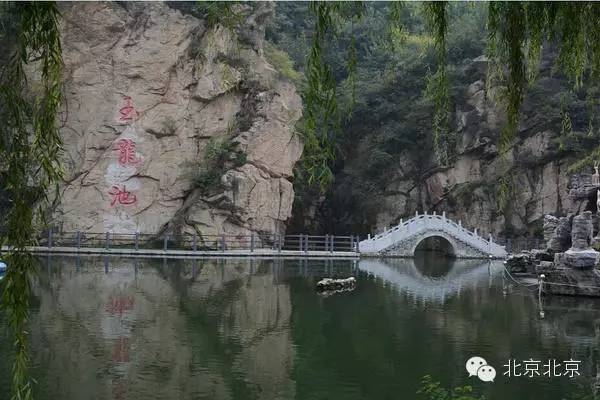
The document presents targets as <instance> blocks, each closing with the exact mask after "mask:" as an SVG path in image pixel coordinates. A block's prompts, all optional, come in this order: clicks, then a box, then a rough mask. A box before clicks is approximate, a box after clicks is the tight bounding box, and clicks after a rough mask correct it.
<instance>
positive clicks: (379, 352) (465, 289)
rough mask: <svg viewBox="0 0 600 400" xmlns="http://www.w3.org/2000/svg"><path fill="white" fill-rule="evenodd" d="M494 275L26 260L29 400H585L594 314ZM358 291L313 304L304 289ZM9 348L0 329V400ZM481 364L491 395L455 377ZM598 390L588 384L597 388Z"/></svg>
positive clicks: (390, 266)
mask: <svg viewBox="0 0 600 400" xmlns="http://www.w3.org/2000/svg"><path fill="white" fill-rule="evenodd" d="M502 271H503V268H502V265H501V264H499V263H491V262H487V261H486V262H484V261H469V262H459V261H456V262H449V261H446V260H442V259H436V258H426V259H419V260H416V261H413V260H375V259H365V260H360V261H341V260H340V261H333V262H332V261H326V260H248V259H243V260H235V259H226V260H223V259H220V260H219V259H213V260H172V259H171V260H166V259H165V260H163V259H159V260H156V259H137V260H136V259H125V258H87V257H81V258H74V257H48V258H43V259H40V267H39V268H38V272H37V275H36V278H35V282H34V293H35V298H34V299H33V305H32V310H31V323H30V332H31V358H32V363H33V369H32V374H33V377H34V378H35V379H36V381H37V384H36V385H35V398H36V399H39V400H46V399H61V400H79V399H115V400H119V399H132V400H149V399H302V400H305V399H306V400H308V399H311V400H313V399H314V400H317V399H340V400H342V399H343V400H354V399H372V400H379V399H381V400H386V399H422V398H423V397H421V396H420V395H417V394H416V392H417V391H418V389H419V388H420V386H421V384H420V382H421V379H422V377H423V376H424V375H431V376H432V377H433V379H434V380H437V381H440V382H441V383H442V384H443V385H444V386H447V387H454V386H463V385H472V386H473V387H474V388H475V390H476V391H477V392H478V393H480V394H484V395H485V396H486V397H487V399H492V400H513V399H514V400H527V399H541V400H560V399H593V398H594V392H595V391H596V382H597V379H596V374H597V363H598V362H599V361H600V360H599V352H598V344H599V338H600V302H598V301H594V300H589V299H573V298H558V297H556V298H547V299H544V302H543V304H542V307H543V310H544V317H543V318H541V317H540V304H539V302H538V299H537V295H536V292H535V291H534V290H529V289H528V288H525V287H522V286H518V285H516V284H515V283H514V282H512V281H511V280H510V279H509V278H508V277H506V276H505V274H503V273H502ZM327 276H332V277H348V276H356V278H357V280H358V285H357V288H356V289H355V290H354V291H349V292H343V293H335V294H331V295H328V296H327V295H323V294H318V293H316V292H315V290H314V287H315V283H316V281H317V280H318V279H320V278H323V277H327ZM10 344H11V338H10V336H9V334H8V333H7V330H6V322H5V320H4V318H3V316H2V315H1V314H0V352H1V355H2V357H1V358H0V388H3V389H0V399H8V398H9V390H8V389H9V386H10V368H11V362H12V360H11V351H10ZM474 355H477V356H481V357H483V358H485V359H486V360H487V362H488V364H489V365H492V366H494V367H495V368H496V370H497V377H496V379H495V382H493V383H485V382H481V381H480V380H479V379H478V378H477V377H468V374H467V372H466V370H465V361H466V360H467V359H468V358H470V357H471V356H474ZM530 358H533V359H538V360H543V361H547V360H551V359H552V360H557V361H563V360H569V359H573V360H579V361H581V366H580V368H579V372H580V373H581V376H580V377H578V378H573V379H571V378H569V377H566V376H561V377H552V378H548V377H535V378H528V377H518V378H517V377H511V378H508V377H507V376H504V375H503V374H504V372H505V371H506V368H505V367H503V365H504V364H507V363H508V360H509V359H516V360H529V359H530ZM598 382H600V379H598Z"/></svg>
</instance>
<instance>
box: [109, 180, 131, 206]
mask: <svg viewBox="0 0 600 400" xmlns="http://www.w3.org/2000/svg"><path fill="white" fill-rule="evenodd" d="M108 194H109V195H111V196H113V199H112V202H111V203H110V205H111V207H113V206H114V205H115V204H122V205H125V206H127V205H130V204H135V203H136V202H137V197H136V196H135V194H133V193H131V192H128V191H127V189H126V188H125V185H123V189H121V188H119V187H118V186H113V187H112V189H111V190H110V191H109V192H108Z"/></svg>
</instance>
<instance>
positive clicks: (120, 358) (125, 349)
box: [112, 336, 131, 363]
mask: <svg viewBox="0 0 600 400" xmlns="http://www.w3.org/2000/svg"><path fill="white" fill-rule="evenodd" d="M130 349H131V344H130V340H129V338H128V337H123V336H121V337H119V338H118V339H117V342H116V343H115V345H114V346H113V351H112V360H113V361H114V362H117V363H125V362H129V350H130Z"/></svg>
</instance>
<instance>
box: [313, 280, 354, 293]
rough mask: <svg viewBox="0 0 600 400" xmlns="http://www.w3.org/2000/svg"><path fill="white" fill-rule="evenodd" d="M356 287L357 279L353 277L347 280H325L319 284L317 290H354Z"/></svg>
mask: <svg viewBox="0 0 600 400" xmlns="http://www.w3.org/2000/svg"><path fill="white" fill-rule="evenodd" d="M355 287H356V278H354V277H353V276H351V277H350V278H346V279H332V278H324V279H321V280H320V281H319V282H317V290H318V291H320V292H322V291H327V290H341V289H353V288H355Z"/></svg>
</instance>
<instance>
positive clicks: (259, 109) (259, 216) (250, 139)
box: [54, 2, 302, 234]
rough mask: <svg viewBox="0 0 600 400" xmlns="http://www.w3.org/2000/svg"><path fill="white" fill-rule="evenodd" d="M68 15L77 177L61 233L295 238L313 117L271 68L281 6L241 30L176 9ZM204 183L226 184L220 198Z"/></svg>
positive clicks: (91, 6) (66, 185)
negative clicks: (267, 48) (300, 174)
mask: <svg viewBox="0 0 600 400" xmlns="http://www.w3.org/2000/svg"><path fill="white" fill-rule="evenodd" d="M61 7H62V10H61V11H62V15H63V26H62V30H63V37H62V41H63V58H64V62H65V67H64V97H65V102H64V112H63V113H62V115H61V122H62V127H61V134H62V137H63V139H64V143H65V157H64V165H65V168H66V176H65V179H64V182H63V183H62V185H61V187H60V197H59V202H58V206H57V207H56V209H55V212H54V220H55V224H56V225H59V226H61V227H62V229H64V230H83V231H96V232H104V231H113V232H118V233H132V232H135V231H140V232H145V233H157V232H161V231H165V230H169V231H174V232H176V233H177V232H198V233H201V234H216V233H229V234H245V233H249V232H282V231H283V230H284V228H285V222H286V220H287V219H288V218H289V217H290V215H291V207H292V201H293V198H294V195H293V194H294V192H293V188H292V183H291V182H290V178H291V177H292V168H293V166H294V164H295V163H296V161H297V160H298V159H299V157H300V156H301V153H302V143H301V140H300V139H299V137H298V136H297V135H296V134H295V132H294V125H295V123H296V121H297V120H298V119H299V118H300V116H301V107H302V104H301V99H300V97H299V96H298V95H297V93H296V91H295V88H294V86H293V85H292V84H290V83H288V82H286V81H285V80H283V79H281V78H280V77H279V74H278V72H277V71H276V70H274V69H273V67H272V66H271V65H269V63H268V62H267V61H266V60H265V58H264V56H263V50H262V44H263V43H262V40H263V36H264V28H263V24H264V22H265V20H266V18H267V17H268V16H269V14H270V13H271V11H272V10H271V8H270V7H271V6H270V5H269V4H264V3H258V4H254V5H253V6H252V7H247V9H245V14H244V15H245V17H244V21H243V22H242V23H241V25H240V27H239V28H238V29H235V30H229V29H225V28H223V27H219V26H217V27H214V28H208V27H207V26H206V24H205V21H203V20H202V19H199V18H196V17H194V16H192V15H186V14H183V13H182V12H180V11H178V10H175V9H173V8H171V7H169V6H168V5H166V4H165V3H155V2H152V3H127V4H125V5H120V4H116V3H96V2H92V3H72V4H64V5H62V6H61ZM207 146H208V147H209V148H219V149H221V150H219V151H220V152H221V153H220V154H219V155H218V158H219V160H220V161H218V162H217V163H216V164H218V165H217V166H216V167H215V166H214V165H213V166H212V167H211V166H210V165H209V167H207V166H206V165H205V164H206V163H204V164H203V160H204V159H205V158H206V157H211V156H213V157H214V155H211V154H209V153H210V150H207ZM213 164H214V163H213ZM206 168H213V169H215V170H214V171H206ZM202 173H204V174H205V175H206V174H207V173H208V174H209V175H210V174H212V175H213V176H214V175H216V179H215V180H214V182H213V184H212V185H210V186H209V187H207V186H206V185H205V184H204V185H203V184H201V183H199V182H198V181H199V178H198V175H199V174H202Z"/></svg>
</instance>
